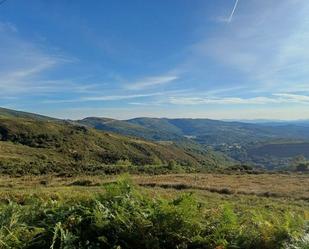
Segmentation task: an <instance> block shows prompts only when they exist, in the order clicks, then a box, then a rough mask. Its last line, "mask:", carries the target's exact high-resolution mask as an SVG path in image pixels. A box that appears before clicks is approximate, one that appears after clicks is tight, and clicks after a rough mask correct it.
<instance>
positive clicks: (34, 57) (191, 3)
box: [0, 0, 309, 120]
mask: <svg viewBox="0 0 309 249" xmlns="http://www.w3.org/2000/svg"><path fill="white" fill-rule="evenodd" d="M308 44H309V1H308V0H280V1H279V0H238V1H237V0H147V1H145V0H130V1H124V0H122V1H120V0H113V1H107V0H91V1H81V0H54V1H41V0H27V1H18V0H7V1H5V2H2V4H1V5H0V106H1V107H6V108H11V109H17V110H23V111H28V112H35V113H40V114H44V115H48V116H53V117H58V118H70V119H80V118H84V117H87V116H100V117H112V118H118V119H128V118H133V117H141V116H143V117H169V118H176V117H177V118H179V117H184V118H212V119H282V120H294V119H309V47H308Z"/></svg>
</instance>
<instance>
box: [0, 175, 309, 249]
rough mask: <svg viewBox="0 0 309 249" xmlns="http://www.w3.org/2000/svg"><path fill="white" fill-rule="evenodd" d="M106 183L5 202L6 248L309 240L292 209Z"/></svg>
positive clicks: (1, 239) (192, 246) (262, 244)
mask: <svg viewBox="0 0 309 249" xmlns="http://www.w3.org/2000/svg"><path fill="white" fill-rule="evenodd" d="M104 187H105V188H106V192H105V193H104V194H97V195H96V196H95V197H93V198H90V199H87V200H85V199H80V200H78V199H76V200H66V201H60V200H42V199H40V198H38V197H32V198H31V199H27V200H25V201H24V202H23V203H22V204H17V203H14V202H9V203H8V204H1V206H0V248H20V249H22V248H27V249H38V248H40V249H41V248H51V249H56V248H59V249H75V248H76V249H82V248H87V249H95V248H119V249H120V248H123V249H125V248H128V249H129V248H135V249H139V248H140V249H142V248H146V249H147V248H149V249H150V248H153V249H159V248H160V249H164V248H166V249H170V248H188V249H197V248H248V249H249V248H256V249H258V248H259V249H276V248H283V247H284V246H286V247H287V246H289V245H291V246H292V245H294V244H296V243H307V242H303V241H304V240H302V238H304V236H305V235H304V234H305V222H304V219H303V217H301V216H300V215H296V214H294V213H293V212H287V211H279V210H278V212H277V214H276V215H273V213H271V214H270V213H269V212H268V211H267V210H266V209H265V210H259V211H258V212H257V211H251V210H246V211H244V210H235V209H234V208H233V207H231V206H229V205H228V204H224V205H221V206H218V207H216V208H211V209H209V208H207V206H205V204H202V203H200V202H198V201H197V199H196V198H195V196H194V195H192V194H188V193H187V194H182V195H180V196H179V197H177V198H175V199H162V198H151V197H150V196H148V195H146V194H142V192H141V190H140V189H139V188H138V187H135V186H134V185H133V184H132V183H131V182H130V180H128V179H123V180H119V181H118V182H117V183H111V184H109V185H106V186H104ZM293 243H294V244H293ZM287 248H288V247H287ZM291 248H292V247H291ZM304 248H306V247H304Z"/></svg>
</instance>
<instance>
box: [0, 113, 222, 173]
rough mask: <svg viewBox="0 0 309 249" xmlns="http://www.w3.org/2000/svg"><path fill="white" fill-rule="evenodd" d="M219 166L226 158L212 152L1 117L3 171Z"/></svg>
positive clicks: (0, 166)
mask: <svg viewBox="0 0 309 249" xmlns="http://www.w3.org/2000/svg"><path fill="white" fill-rule="evenodd" d="M123 161H126V164H127V163H132V164H134V165H140V166H142V165H162V164H167V163H169V162H170V161H176V162H177V163H178V164H180V165H183V166H187V167H188V166H190V167H198V166H205V167H217V166H220V165H222V163H223V162H224V160H223V159H222V158H220V157H218V156H217V155H216V154H213V153H211V152H200V151H193V150H191V151H189V150H185V149H183V148H180V147H178V146H175V145H174V144H173V143H171V144H158V143H154V142H149V141H146V140H143V139H138V138H133V137H124V136H122V135H117V134H114V133H106V132H101V131H97V130H94V129H92V128H86V127H84V126H80V125H79V126H78V125H73V124H71V123H69V122H65V121H63V122H53V121H50V120H48V121H46V120H43V119H36V118H20V117H4V116H2V117H1V116H0V171H1V172H4V173H10V172H17V173H20V174H24V173H29V172H30V173H48V172H62V171H94V170H96V169H97V168H100V167H101V166H102V165H114V164H119V163H120V164H121V162H123Z"/></svg>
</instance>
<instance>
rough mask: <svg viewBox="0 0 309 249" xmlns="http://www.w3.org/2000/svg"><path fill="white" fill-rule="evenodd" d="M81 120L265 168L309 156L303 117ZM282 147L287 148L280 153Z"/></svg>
mask: <svg viewBox="0 0 309 249" xmlns="http://www.w3.org/2000/svg"><path fill="white" fill-rule="evenodd" d="M78 122H79V123H81V124H83V125H87V126H91V127H94V128H96V129H100V130H106V131H113V132H116V133H119V134H125V135H133V136H137V137H142V138H145V139H150V140H153V141H173V142H174V143H176V144H177V143H179V144H182V145H183V144H190V146H191V145H193V144H194V146H195V147H196V148H199V149H200V150H203V149H204V148H205V147H208V146H211V147H212V148H213V149H214V150H216V151H219V152H223V153H225V154H226V155H228V156H229V157H232V158H233V159H235V160H237V161H240V162H242V163H250V164H251V163H252V164H256V165H259V166H265V167H266V168H274V167H284V166H287V165H288V164H289V162H290V159H291V158H292V157H295V156H298V155H303V156H305V157H307V158H309V156H308V153H304V152H306V150H309V147H308V141H309V131H308V125H307V123H306V122H304V121H303V122H263V123H248V122H236V121H233V122H227V121H219V120H211V119H167V118H135V119H129V120H106V119H100V118H86V119H83V120H80V121H78ZM280 144H281V145H280ZM262 146H266V147H265V148H266V150H267V151H266V152H267V153H266V152H265V150H263V153H262V154H261V153H260V152H259V151H261V150H262V148H264V147H262ZM269 148H271V149H269ZM272 148H274V149H272ZM281 148H284V151H283V152H282V153H278V150H280V149H281ZM295 148H296V149H295ZM297 148H301V150H297ZM279 154H280V155H279Z"/></svg>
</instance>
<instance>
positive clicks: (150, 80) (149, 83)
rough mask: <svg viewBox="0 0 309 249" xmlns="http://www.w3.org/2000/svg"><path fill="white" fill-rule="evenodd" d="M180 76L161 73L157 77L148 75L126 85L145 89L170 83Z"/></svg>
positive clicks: (131, 87) (134, 88)
mask: <svg viewBox="0 0 309 249" xmlns="http://www.w3.org/2000/svg"><path fill="white" fill-rule="evenodd" d="M178 78H179V77H178V76H175V75H161V76H155V77H147V78H144V79H142V80H140V81H137V82H135V83H132V84H128V85H126V88H127V89H129V90H143V89H147V88H153V87H156V86H159V85H165V84H169V83H171V82H172V81H175V80H177V79H178Z"/></svg>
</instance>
